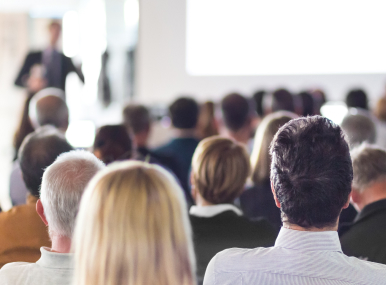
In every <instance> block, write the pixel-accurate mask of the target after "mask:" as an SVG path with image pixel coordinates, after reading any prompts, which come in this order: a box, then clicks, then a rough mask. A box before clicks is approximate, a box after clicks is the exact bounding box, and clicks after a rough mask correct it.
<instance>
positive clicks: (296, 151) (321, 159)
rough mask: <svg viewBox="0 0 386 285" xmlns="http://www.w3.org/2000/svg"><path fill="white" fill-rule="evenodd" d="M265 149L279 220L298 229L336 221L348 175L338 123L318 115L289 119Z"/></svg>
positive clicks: (344, 200) (346, 152)
mask: <svg viewBox="0 0 386 285" xmlns="http://www.w3.org/2000/svg"><path fill="white" fill-rule="evenodd" d="M270 153H271V155H272V164H271V182H272V183H273V187H274V189H275V192H276V196H277V199H278V201H279V202H280V205H281V212H282V219H283V222H287V223H290V224H295V225H299V226H301V227H303V228H312V227H316V228H324V227H329V226H335V225H336V221H337V219H338V217H339V215H340V212H341V210H342V208H343V206H344V205H345V204H346V203H347V201H348V197H349V194H350V192H351V182H352V177H353V171H352V164H351V158H350V153H349V147H348V145H347V142H346V140H345V137H344V134H343V132H342V130H341V129H340V127H339V126H337V125H336V124H334V123H333V122H332V121H330V120H329V119H327V118H324V117H321V116H313V117H306V118H305V117H303V118H299V119H294V120H291V121H290V122H288V123H287V124H285V125H284V126H283V127H281V128H280V129H279V131H278V132H277V133H276V135H275V137H274V140H273V141H272V144H271V147H270Z"/></svg>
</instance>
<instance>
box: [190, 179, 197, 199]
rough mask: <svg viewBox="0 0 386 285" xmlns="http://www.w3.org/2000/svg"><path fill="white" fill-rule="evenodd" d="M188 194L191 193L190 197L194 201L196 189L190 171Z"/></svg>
mask: <svg viewBox="0 0 386 285" xmlns="http://www.w3.org/2000/svg"><path fill="white" fill-rule="evenodd" d="M190 194H191V195H192V198H193V200H194V201H196V195H197V190H196V186H195V185H194V182H193V173H192V172H191V173H190Z"/></svg>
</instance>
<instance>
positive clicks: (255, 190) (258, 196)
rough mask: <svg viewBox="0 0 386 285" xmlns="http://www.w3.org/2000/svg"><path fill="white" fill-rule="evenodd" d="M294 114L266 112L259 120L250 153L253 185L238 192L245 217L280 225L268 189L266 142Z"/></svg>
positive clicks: (268, 161) (268, 167) (269, 183)
mask: <svg viewBox="0 0 386 285" xmlns="http://www.w3.org/2000/svg"><path fill="white" fill-rule="evenodd" d="M297 117H298V116H297V115H296V114H294V113H291V112H286V111H280V112H275V113H272V114H269V115H267V116H266V117H265V118H264V119H263V120H262V121H261V123H260V125H259V127H258V129H257V132H256V135H255V141H254V145H253V150H252V154H251V159H250V161H251V166H252V174H251V180H252V183H253V186H251V187H249V188H248V189H247V190H245V192H243V193H242V194H241V196H240V206H241V209H242V210H243V213H244V214H245V215H246V216H247V217H248V218H257V217H264V218H266V219H267V220H268V221H269V222H270V223H271V224H272V225H273V226H274V227H275V228H276V229H277V230H279V229H280V227H281V224H282V223H281V212H280V209H279V208H278V207H276V205H275V201H274V200H273V195H272V191H271V182H270V169H271V157H270V155H269V145H270V144H271V141H272V140H273V137H274V136H275V134H276V132H277V131H278V130H279V128H280V127H281V126H283V125H284V124H285V123H287V122H289V121H290V120H292V119H295V118H297Z"/></svg>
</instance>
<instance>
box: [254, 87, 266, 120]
mask: <svg viewBox="0 0 386 285" xmlns="http://www.w3.org/2000/svg"><path fill="white" fill-rule="evenodd" d="M265 95H267V92H266V91H264V90H259V91H257V92H255V93H254V94H253V96H252V97H253V100H255V105H256V112H257V115H258V116H259V117H260V118H263V117H264V116H265V112H264V106H263V102H264V97H265Z"/></svg>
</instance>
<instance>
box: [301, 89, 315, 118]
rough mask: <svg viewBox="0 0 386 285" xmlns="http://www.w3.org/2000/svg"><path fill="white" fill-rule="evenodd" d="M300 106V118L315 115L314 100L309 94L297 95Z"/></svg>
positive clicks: (304, 92)
mask: <svg viewBox="0 0 386 285" xmlns="http://www.w3.org/2000/svg"><path fill="white" fill-rule="evenodd" d="M298 98H299V101H300V105H301V108H300V109H301V114H300V115H301V116H304V117H307V116H312V115H314V114H315V107H314V98H313V97H312V95H311V94H310V93H309V92H306V91H303V92H300V93H299V94H298Z"/></svg>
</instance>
